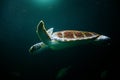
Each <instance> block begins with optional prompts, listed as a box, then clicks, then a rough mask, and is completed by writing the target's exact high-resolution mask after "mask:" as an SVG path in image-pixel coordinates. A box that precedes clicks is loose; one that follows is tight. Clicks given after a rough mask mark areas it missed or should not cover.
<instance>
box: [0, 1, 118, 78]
mask: <svg viewBox="0 0 120 80" xmlns="http://www.w3.org/2000/svg"><path fill="white" fill-rule="evenodd" d="M40 20H44V22H45V24H46V27H47V28H51V27H53V28H54V31H59V30H65V29H74V30H83V31H93V32H97V33H100V34H104V35H107V36H109V37H110V38H111V41H110V45H109V46H97V45H96V46H95V45H94V46H92V45H88V46H79V47H75V48H71V49H67V50H62V51H49V50H46V51H44V52H43V53H40V54H38V55H30V53H29V51H28V50H29V48H30V46H32V45H33V44H35V43H38V42H40V40H39V39H38V37H37V35H36V26H37V24H38V22H39V21H40ZM118 32H119V29H118V8H117V2H116V1H115V0H58V1H57V0H55V1H54V0H43V1H42V0H1V1H0V35H1V37H0V44H1V45H0V74H1V75H0V76H1V79H0V80H6V79H9V80H55V79H56V76H58V77H57V78H59V79H58V80H70V79H71V80H88V79H92V80H107V79H113V78H114V79H115V78H116V77H117V76H116V72H115V71H116V70H117V68H116V65H115V64H114V63H116V62H117V60H116V59H118V58H117V53H118V52H116V51H117V48H116V43H117V45H118V42H119V41H118V40H119V38H118ZM113 73H114V74H113ZM61 75H63V76H61ZM59 76H60V77H59ZM2 78H3V79H2ZM114 79H113V80H114Z"/></svg>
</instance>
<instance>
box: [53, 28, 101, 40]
mask: <svg viewBox="0 0 120 80" xmlns="http://www.w3.org/2000/svg"><path fill="white" fill-rule="evenodd" d="M98 36H99V34H97V33H95V32H87V31H77V30H65V31H59V32H54V33H53V34H52V39H53V40H58V41H76V40H84V39H92V38H96V37H98Z"/></svg>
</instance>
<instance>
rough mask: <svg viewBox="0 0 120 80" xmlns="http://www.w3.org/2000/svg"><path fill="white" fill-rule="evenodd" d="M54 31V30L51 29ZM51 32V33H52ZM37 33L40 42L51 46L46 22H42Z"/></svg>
mask: <svg viewBox="0 0 120 80" xmlns="http://www.w3.org/2000/svg"><path fill="white" fill-rule="evenodd" d="M50 30H51V31H52V29H50ZM50 30H49V32H50ZM36 33H37V34H38V37H39V38H40V40H41V41H42V42H43V43H45V44H47V45H48V44H49V42H50V41H51V38H50V36H49V34H48V33H47V31H46V28H45V25H44V22H43V21H42V20H41V21H40V22H39V24H38V25H37V30H36Z"/></svg>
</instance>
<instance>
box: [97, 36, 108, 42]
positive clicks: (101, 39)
mask: <svg viewBox="0 0 120 80" xmlns="http://www.w3.org/2000/svg"><path fill="white" fill-rule="evenodd" d="M106 40H110V37H108V36H105V35H100V36H99V37H97V39H96V41H106Z"/></svg>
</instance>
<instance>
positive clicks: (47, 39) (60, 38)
mask: <svg viewBox="0 0 120 80" xmlns="http://www.w3.org/2000/svg"><path fill="white" fill-rule="evenodd" d="M36 33H37V35H38V37H39V39H40V40H41V41H42V42H40V43H37V44H34V45H33V46H31V47H30V49H29V52H30V53H33V52H35V51H38V50H41V49H43V48H50V49H51V50H61V49H65V48H69V47H73V46H77V45H82V44H88V43H96V42H101V41H105V40H108V39H109V37H107V36H104V35H100V34H98V33H95V32H88V31H78V30H63V31H58V32H54V33H53V28H50V29H48V30H46V28H45V25H44V22H43V21H42V20H41V21H40V22H39V24H38V25H37V30H36Z"/></svg>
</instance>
